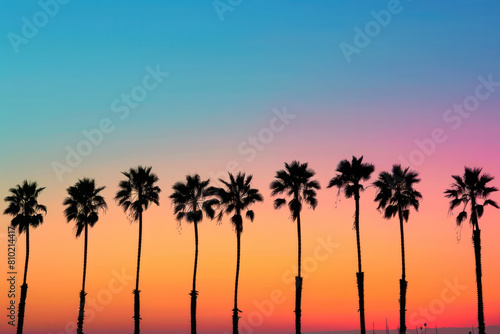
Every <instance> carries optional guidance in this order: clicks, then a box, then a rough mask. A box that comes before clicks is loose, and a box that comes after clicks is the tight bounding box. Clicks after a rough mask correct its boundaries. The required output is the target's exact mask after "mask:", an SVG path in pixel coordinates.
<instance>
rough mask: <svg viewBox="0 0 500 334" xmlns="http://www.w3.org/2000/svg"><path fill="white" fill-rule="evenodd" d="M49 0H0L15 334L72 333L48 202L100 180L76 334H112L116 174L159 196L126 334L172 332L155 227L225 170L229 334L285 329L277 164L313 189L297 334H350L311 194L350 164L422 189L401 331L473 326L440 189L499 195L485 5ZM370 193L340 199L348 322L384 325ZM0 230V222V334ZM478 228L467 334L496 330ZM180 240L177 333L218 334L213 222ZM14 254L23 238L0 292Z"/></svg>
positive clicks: (392, 253) (392, 265) (121, 266)
mask: <svg viewBox="0 0 500 334" xmlns="http://www.w3.org/2000/svg"><path fill="white" fill-rule="evenodd" d="M59 1H60V2H57V1H56V0H41V1H40V2H38V1H35V0H25V1H0V3H1V8H2V9H1V11H0V12H1V14H0V32H1V35H2V36H3V38H2V39H1V43H0V64H1V65H0V69H1V75H0V92H1V93H0V94H1V110H2V111H1V115H2V118H1V122H0V138H1V140H0V155H1V159H2V160H1V164H0V175H1V177H0V198H2V199H3V198H4V197H5V196H7V195H8V189H9V188H11V187H13V186H15V185H16V184H19V183H21V182H22V181H23V180H24V179H28V180H32V181H37V182H38V184H39V185H40V186H44V187H46V189H45V190H44V191H43V192H42V194H41V196H40V198H39V201H40V202H41V203H42V204H45V205H46V206H47V207H48V214H47V216H46V217H45V222H44V224H43V225H42V226H41V227H39V228H38V229H36V230H34V231H32V232H31V233H30V239H31V256H30V267H29V272H28V285H29V290H28V297H27V309H26V318H25V333H26V334H38V333H47V334H62V333H70V331H69V330H71V323H74V322H75V321H76V318H77V314H78V302H79V299H78V297H79V291H80V289H81V279H82V264H83V238H78V239H75V231H74V229H73V224H67V223H66V221H65V219H64V216H63V213H62V211H63V205H62V202H63V199H64V197H65V196H66V189H67V187H69V186H70V185H73V184H74V183H75V182H76V181H77V180H78V179H79V178H83V177H91V178H95V179H96V183H97V185H98V186H106V189H105V190H104V191H103V195H104V197H105V199H106V200H107V202H108V205H109V210H108V211H107V212H106V214H103V215H101V218H100V220H99V222H98V223H97V224H96V226H95V227H94V228H93V229H91V230H90V232H89V258H88V272H87V288H86V290H87V292H88V296H87V306H86V312H87V313H86V315H87V318H86V322H85V329H86V332H88V333H99V334H105V333H124V332H131V331H132V326H133V319H132V314H133V295H132V290H133V289H134V279H135V266H136V257H137V236H138V225H137V224H135V223H132V224H131V223H130V222H129V221H128V219H127V216H126V215H125V214H124V213H123V210H122V209H121V208H119V207H118V206H117V205H116V203H115V202H114V200H113V197H114V196H115V194H116V192H117V190H118V182H119V181H120V180H121V179H123V178H124V176H123V175H122V174H121V172H123V171H126V170H128V169H129V168H130V167H136V166H137V165H148V166H152V167H153V172H155V173H156V174H157V175H158V177H159V186H160V187H161V189H162V193H161V194H160V195H161V196H160V206H159V207H156V206H154V207H151V209H149V210H147V212H146V213H145V215H144V235H143V249H142V263H141V291H142V292H141V316H142V319H143V320H142V322H141V327H142V331H143V333H145V334H147V333H172V334H174V333H187V332H188V331H189V298H190V297H189V295H188V293H189V292H190V290H191V280H192V269H193V260H194V229H193V226H192V225H190V224H185V223H182V225H181V226H179V225H178V223H177V222H176V221H175V219H174V216H173V214H172V213H173V208H172V206H171V203H170V200H169V198H168V196H169V195H170V194H171V192H172V191H171V187H172V185H173V184H174V183H175V182H176V181H180V180H183V179H184V178H185V175H186V174H193V173H199V174H200V175H201V177H202V178H210V179H211V180H212V183H213V184H214V185H215V184H216V183H215V181H216V179H217V178H218V177H225V176H226V175H227V170H229V171H233V172H235V171H240V170H241V171H244V172H247V173H250V174H253V175H254V181H253V186H254V187H256V188H258V189H260V191H261V192H262V194H263V195H264V202H263V203H259V204H256V205H255V206H254V208H253V209H254V211H255V213H256V217H255V221H254V222H253V223H251V222H249V221H245V222H244V232H243V236H242V258H241V274H240V290H239V308H240V309H241V310H242V311H243V313H242V319H241V320H240V330H241V333H242V334H243V333H245V334H247V333H262V334H268V333H269V334H271V333H291V332H292V331H293V328H294V313H293V309H294V298H295V294H294V281H293V277H294V276H295V275H296V263H297V230H296V225H295V223H293V222H292V221H291V219H290V218H289V212H288V210H287V209H281V210H279V211H276V210H274V209H273V205H272V198H270V191H269V184H270V182H271V181H272V179H273V177H274V174H275V172H276V171H277V170H278V169H281V168H282V167H283V164H284V162H290V161H292V160H299V161H301V162H308V163H309V165H310V167H311V168H313V169H314V170H315V171H316V173H317V174H316V178H317V180H318V181H319V182H320V184H321V186H322V189H321V190H320V191H319V193H318V200H319V205H318V207H317V209H316V210H315V211H312V210H310V209H308V208H307V209H305V210H304V211H303V216H302V236H303V240H302V241H303V271H304V273H303V275H304V277H305V279H304V290H303V305H302V310H303V316H302V323H303V332H315V331H333V330H349V329H352V330H354V329H358V328H359V314H358V312H357V310H358V296H357V288H356V276H355V272H356V270H357V260H356V243H355V232H354V230H353V229H352V226H353V214H354V201H353V200H352V199H345V198H344V197H343V196H342V195H340V196H339V195H338V193H337V191H336V190H333V189H326V186H327V184H328V181H329V180H330V179H331V178H332V177H333V176H334V175H335V172H334V171H335V167H336V165H337V163H338V162H339V161H340V160H342V159H345V158H348V159H350V158H351V157H352V155H356V156H361V155H363V156H364V159H365V161H367V162H371V163H373V164H374V165H375V167H376V170H375V173H374V176H373V177H372V180H371V181H373V180H374V179H375V178H376V175H378V173H379V172H381V171H383V170H389V169H390V168H391V166H392V165H393V164H395V163H402V164H403V165H405V166H408V165H410V166H411V167H412V169H415V170H417V171H418V172H419V173H420V176H421V179H422V181H421V183H420V184H418V185H417V186H416V188H417V190H419V191H420V192H421V193H422V194H423V200H422V201H421V209H420V211H419V212H412V213H411V214H410V221H409V222H408V224H405V241H406V254H407V281H408V296H407V303H408V304H407V310H408V311H407V325H408V328H409V329H413V328H415V326H418V327H420V326H422V325H423V323H424V322H426V323H427V324H428V326H429V327H431V328H434V326H438V327H453V326H454V327H470V326H477V300H476V282H475V274H474V268H475V267H474V252H473V246H472V240H471V236H472V233H471V228H470V226H469V224H468V223H466V224H464V225H463V226H462V228H461V229H458V228H457V227H456V224H455V216H454V215H450V214H449V212H448V200H447V199H445V198H444V197H443V192H444V190H445V189H446V188H447V187H448V186H449V185H450V184H451V182H452V179H451V175H452V174H462V173H463V169H464V166H471V167H474V166H478V167H484V171H486V172H489V173H491V174H493V175H495V176H497V177H498V178H499V179H495V180H494V181H493V182H492V184H493V185H495V186H497V187H500V155H499V152H500V141H499V125H500V62H499V59H500V38H499V35H498V32H499V31H500V3H499V2H498V1H494V0H490V1H481V2H477V1H464V0H459V1H451V0H446V1H438V2H436V1H425V0H424V1H410V0H407V1H401V2H399V1H395V0H390V1H378V0H377V1H348V0H341V1H340V0H339V1H319V0H314V1H284V0H274V1H236V0H233V1H229V0H220V1H215V2H214V1H212V0H211V1H198V0H184V1H168V2H166V1H159V0H150V1H145V2H141V3H139V2H137V1H130V0H123V1H120V2H119V4H118V2H101V1H85V2H82V1H80V2H79V1H67V0H65V1H62V0H59ZM231 3H232V5H231ZM44 8H45V9H44ZM377 20H378V21H377ZM366 30H368V31H367V32H366ZM346 50H348V51H346ZM371 181H370V182H371ZM367 185H368V184H367ZM374 197H375V189H374V188H373V187H368V188H367V189H366V191H365V192H364V193H362V195H361V242H362V256H363V270H364V272H365V293H366V322H367V327H369V328H371V327H372V323H374V324H375V328H379V329H382V328H384V329H385V320H386V318H387V319H388V323H389V326H390V327H391V328H396V327H397V326H398V324H399V303H398V298H399V278H400V276H401V253H400V236H399V225H398V223H397V221H396V220H394V219H393V220H384V219H383V218H382V215H381V214H380V212H378V211H377V209H376V203H374V202H373V199H374ZM492 198H493V199H495V200H497V201H500V194H494V195H493V196H492ZM5 207H6V204H5V202H3V201H2V202H1V204H0V209H1V211H2V212H3V210H4V209H5ZM10 219H11V218H10V217H8V216H4V215H1V216H0V220H1V224H0V225H1V227H0V228H1V230H0V245H1V246H0V250H1V251H0V261H1V265H0V268H2V279H1V281H2V283H1V285H0V286H1V291H0V305H1V309H2V312H3V313H2V314H1V319H3V320H2V321H1V323H0V332H2V333H4V332H5V333H14V329H13V328H12V327H11V326H8V325H7V320H6V319H7V318H6V317H5V315H6V313H7V311H6V307H7V305H8V303H9V299H8V298H7V290H8V287H7V284H6V280H5V278H7V274H6V272H7V252H6V249H7V247H6V233H7V226H8V224H9V222H10ZM499 219H500V210H495V209H494V208H488V210H486V212H485V215H484V217H483V218H482V219H481V220H480V223H479V225H480V228H481V230H482V254H483V284H484V296H485V322H486V325H487V326H490V325H500V288H499V286H498V281H499V280H500V267H499V266H498V259H499V258H500V247H499V242H498V238H499V237H500V224H499ZM199 233H200V258H199V268H198V283H197V284H198V290H199V298H198V329H199V332H200V333H207V334H209V333H210V334H216V333H217V334H220V333H230V330H231V309H232V307H233V305H232V302H233V299H232V298H233V289H234V275H235V265H236V236H235V232H234V230H233V229H232V227H231V224H230V222H229V221H228V220H227V219H226V218H225V219H224V220H223V222H222V224H217V223H216V222H215V221H210V220H207V219H204V221H203V222H202V223H201V224H200V226H199ZM459 240H460V242H459ZM24 258H25V238H24V235H23V236H22V237H21V238H20V239H19V242H18V247H17V270H18V275H17V279H18V291H20V288H19V286H20V285H21V280H22V273H23V267H24ZM17 302H18V300H17V301H16V303H17ZM245 330H246V331H245Z"/></svg>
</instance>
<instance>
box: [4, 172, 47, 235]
mask: <svg viewBox="0 0 500 334" xmlns="http://www.w3.org/2000/svg"><path fill="white" fill-rule="evenodd" d="M44 189H45V187H42V188H39V187H38V185H37V183H36V182H28V181H27V180H24V181H23V183H22V184H21V185H17V186H16V187H15V188H11V189H9V192H10V193H11V195H10V196H7V197H5V201H6V202H8V203H9V206H8V207H7V208H6V209H5V211H4V214H5V215H11V216H13V217H14V218H13V219H12V221H11V225H12V227H14V228H16V229H17V230H18V232H19V234H21V233H25V232H26V231H27V230H28V228H29V227H33V228H37V227H38V226H40V225H41V224H42V223H43V215H44V214H46V213H47V207H46V206H45V205H41V204H39V203H38V195H40V193H41V192H42V190H44Z"/></svg>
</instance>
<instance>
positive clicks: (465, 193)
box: [445, 167, 498, 334]
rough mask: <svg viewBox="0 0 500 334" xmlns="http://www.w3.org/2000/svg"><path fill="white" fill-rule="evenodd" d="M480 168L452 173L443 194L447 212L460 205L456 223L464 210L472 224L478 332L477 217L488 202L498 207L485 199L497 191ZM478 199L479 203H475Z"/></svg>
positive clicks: (479, 271) (480, 296) (480, 290)
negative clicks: (448, 204)
mask: <svg viewBox="0 0 500 334" xmlns="http://www.w3.org/2000/svg"><path fill="white" fill-rule="evenodd" d="M481 172H482V168H474V169H471V168H468V167H465V173H464V176H463V177H460V176H459V175H452V177H453V179H454V180H455V182H454V183H453V184H452V185H451V188H450V189H448V190H446V191H445V194H446V195H445V196H446V197H448V198H450V199H451V201H450V212H451V211H453V209H455V208H456V207H458V206H461V205H463V207H462V211H461V212H460V213H459V214H458V216H457V219H456V222H457V225H458V226H461V225H462V223H463V222H464V221H465V220H466V219H467V216H468V214H467V210H469V211H470V219H469V221H470V224H471V226H472V241H473V243H474V255H475V259H476V283H477V320H478V323H479V326H478V327H479V334H484V333H485V328H486V327H485V324H484V305H483V284H482V278H481V277H482V275H483V274H482V266H481V230H480V229H479V218H481V216H482V215H483V212H484V207H485V206H488V205H491V206H493V207H495V208H497V209H498V204H497V203H496V202H495V201H493V200H491V199H489V196H490V194H491V193H493V192H495V191H498V189H497V188H496V187H489V186H488V183H489V182H491V181H493V179H494V178H493V176H491V175H489V174H486V173H483V174H481ZM479 201H482V203H479Z"/></svg>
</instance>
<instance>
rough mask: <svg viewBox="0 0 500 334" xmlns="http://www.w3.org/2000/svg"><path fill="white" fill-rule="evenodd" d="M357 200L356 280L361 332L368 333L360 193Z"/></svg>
mask: <svg viewBox="0 0 500 334" xmlns="http://www.w3.org/2000/svg"><path fill="white" fill-rule="evenodd" d="M354 200H355V202H356V213H355V216H354V228H355V230H356V246H357V249H358V272H357V273H356V282H357V285H358V296H359V322H360V328H361V334H366V325H365V273H364V272H363V271H362V270H361V241H360V236H359V193H356V194H355V195H354Z"/></svg>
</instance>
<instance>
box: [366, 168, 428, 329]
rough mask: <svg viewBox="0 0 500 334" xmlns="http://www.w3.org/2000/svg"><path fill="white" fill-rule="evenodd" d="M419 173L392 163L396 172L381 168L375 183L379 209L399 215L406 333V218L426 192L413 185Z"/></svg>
mask: <svg viewBox="0 0 500 334" xmlns="http://www.w3.org/2000/svg"><path fill="white" fill-rule="evenodd" d="M419 182H420V179H419V178H418V173H417V172H415V171H412V170H410V168H409V167H407V168H406V169H404V170H403V168H402V167H401V165H394V166H392V173H389V172H381V173H380V175H379V177H378V180H377V181H375V182H374V183H373V185H374V186H375V187H376V188H377V196H376V197H375V202H378V209H379V210H382V209H383V210H384V218H385V219H390V218H392V217H395V216H396V214H397V215H398V217H399V229H400V232H401V262H402V274H401V279H400V280H399V333H401V334H403V333H406V289H407V287H408V282H407V281H406V263H405V238H404V231H403V221H406V222H408V218H409V217H410V209H411V207H413V208H415V210H416V211H418V208H419V205H420V203H419V200H420V199H421V198H422V194H421V193H419V192H418V191H416V190H415V189H413V185H414V184H416V183H419Z"/></svg>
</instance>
